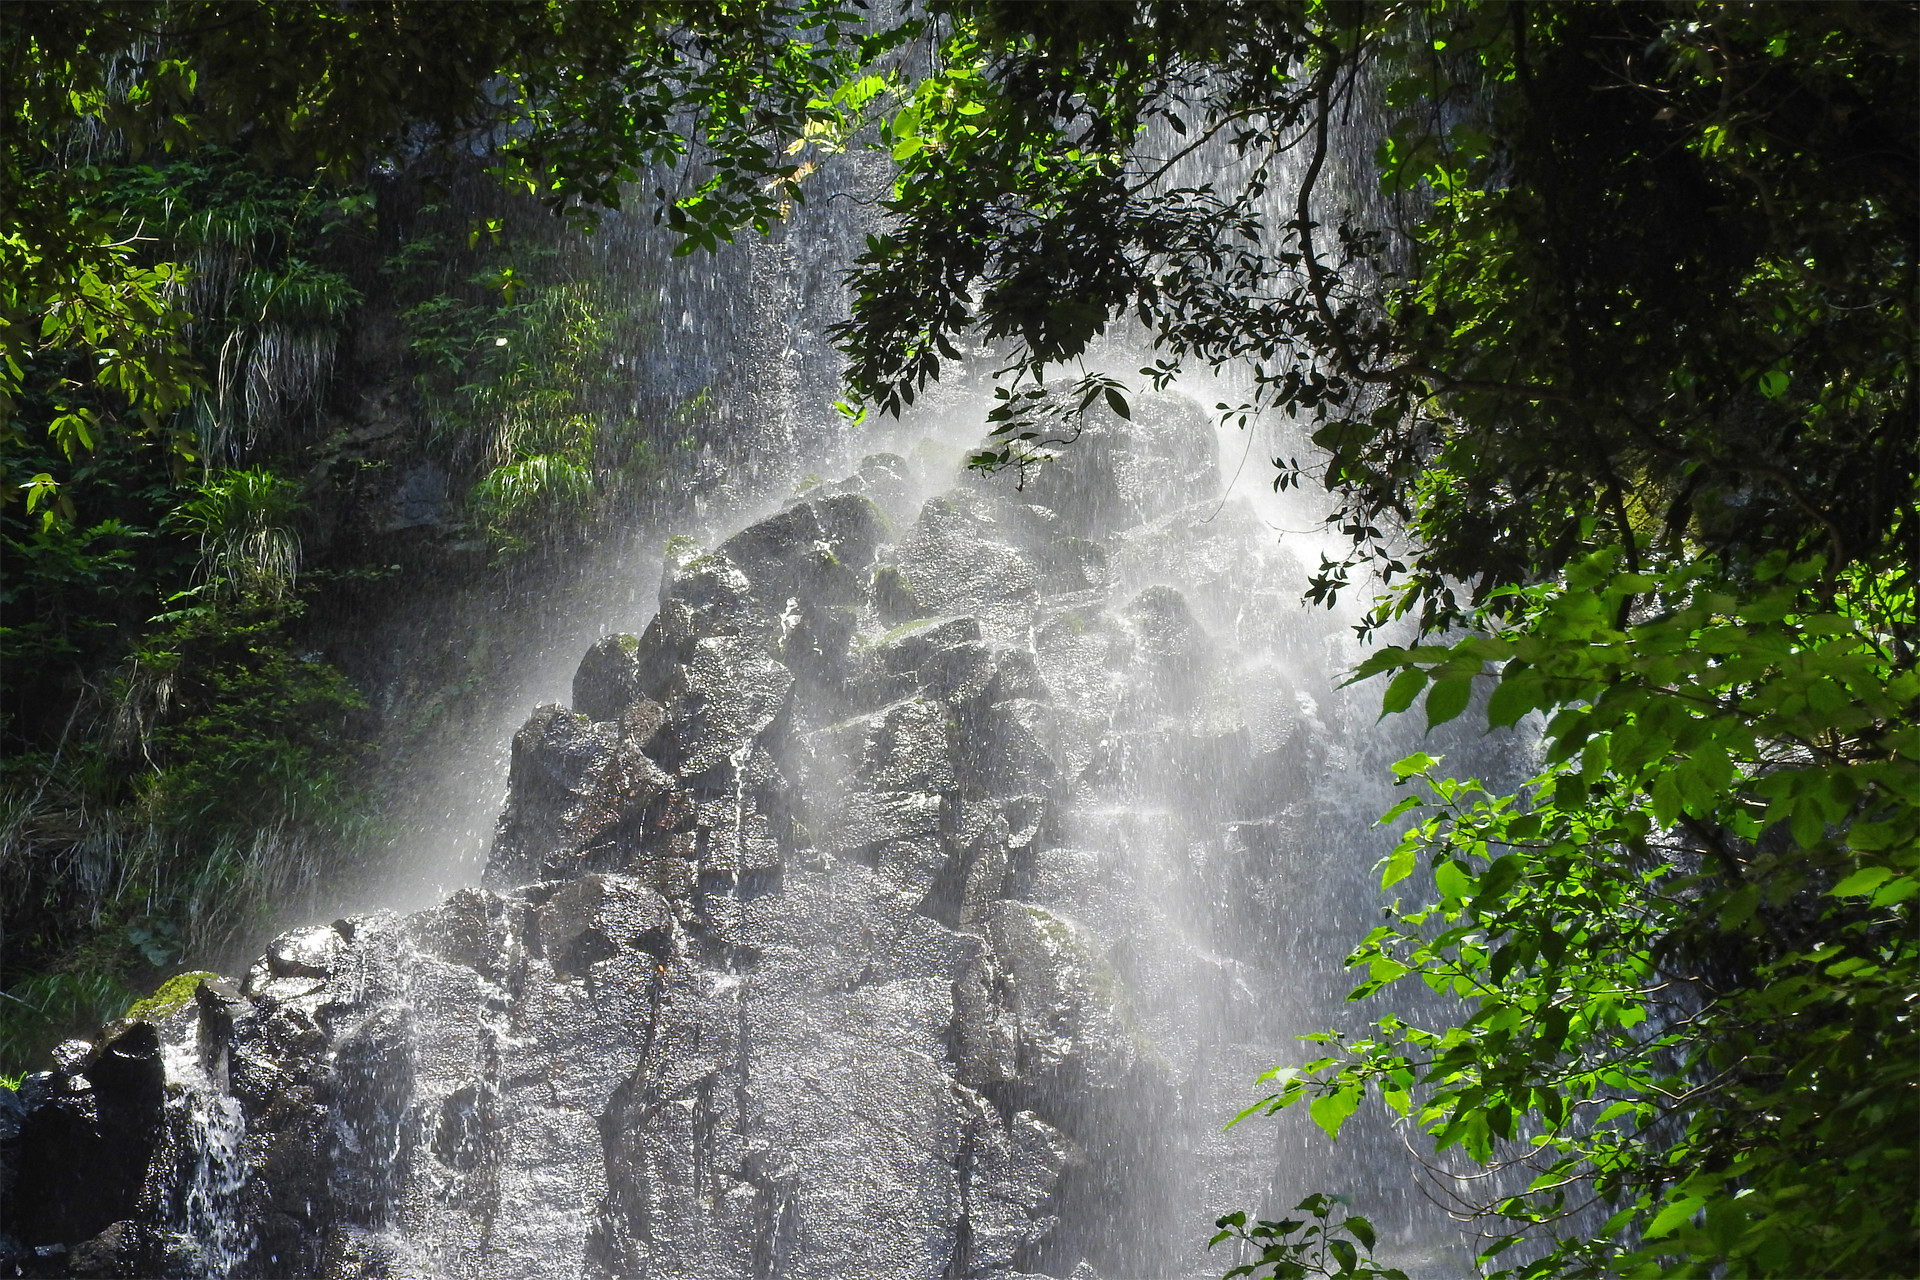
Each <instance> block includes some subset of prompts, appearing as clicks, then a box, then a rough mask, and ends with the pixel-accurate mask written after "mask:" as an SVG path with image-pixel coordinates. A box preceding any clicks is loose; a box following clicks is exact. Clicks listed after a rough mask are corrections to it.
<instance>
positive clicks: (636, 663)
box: [573, 635, 643, 720]
mask: <svg viewBox="0 0 1920 1280" xmlns="http://www.w3.org/2000/svg"><path fill="white" fill-rule="evenodd" d="M639 654H640V637H639V636H630V635H613V636H606V637H604V638H602V639H601V640H600V641H599V642H598V643H597V644H595V645H594V646H593V648H591V649H589V650H587V652H586V656H585V657H583V658H581V659H580V666H579V667H578V668H577V669H576V670H575V671H574V673H573V709H574V710H575V711H577V712H579V713H580V714H581V715H583V716H585V717H587V719H589V720H618V719H619V718H620V715H621V713H622V712H624V711H625V710H626V709H627V708H628V707H629V706H631V705H632V704H633V703H634V701H635V700H637V699H638V698H640V697H642V696H643V693H642V690H641V688H640V658H639Z"/></svg>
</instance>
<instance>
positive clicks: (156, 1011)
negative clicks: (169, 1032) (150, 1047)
mask: <svg viewBox="0 0 1920 1280" xmlns="http://www.w3.org/2000/svg"><path fill="white" fill-rule="evenodd" d="M219 976H220V975H219V974H217V973H209V972H207V971H206V970H204V969H202V970H196V971H194V972H192V973H181V974H176V975H174V976H173V977H171V978H168V979H167V980H166V981H165V982H163V983H161V984H160V985H159V987H158V988H157V989H155V991H154V993H153V994H152V995H150V996H148V997H147V998H146V999H145V1000H136V1001H134V1003H133V1006H132V1007H131V1008H129V1009H128V1010H127V1014H126V1016H127V1017H129V1018H139V1019H142V1020H144V1021H147V1022H158V1021H159V1020H160V1019H162V1018H164V1017H166V1016H167V1015H168V1014H170V1013H173V1012H174V1011H175V1010H177V1009H180V1008H182V1007H183V1006H185V1004H186V1003H187V1001H189V1000H191V999H193V993H194V992H195V991H197V990H199V988H200V983H201V982H202V981H203V980H205V979H207V978H217V977H219Z"/></svg>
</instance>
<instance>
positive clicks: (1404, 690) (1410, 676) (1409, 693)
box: [1380, 667, 1427, 719]
mask: <svg viewBox="0 0 1920 1280" xmlns="http://www.w3.org/2000/svg"><path fill="white" fill-rule="evenodd" d="M1426 687H1427V673H1426V672H1425V671H1424V670H1422V669H1421V668H1419V667H1408V668H1407V669H1406V670H1405V671H1402V672H1401V673H1400V674H1399V675H1397V676H1395V677H1394V678H1393V682H1392V683H1391V684H1389V685H1388V686H1387V692H1386V696H1385V697H1383V698H1381V699H1380V716H1381V718H1382V719H1385V718H1386V717H1387V716H1390V715H1394V714H1396V713H1398V712H1401V711H1405V710H1406V709H1407V708H1408V707H1410V706H1412V705H1413V700H1414V699H1415V698H1417V697H1419V696H1420V691H1421V690H1422V689H1424V688H1426Z"/></svg>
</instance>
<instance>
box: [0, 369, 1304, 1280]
mask: <svg viewBox="0 0 1920 1280" xmlns="http://www.w3.org/2000/svg"><path fill="white" fill-rule="evenodd" d="M1136 417H1137V419H1138V420H1139V422H1138V423H1137V424H1127V423H1122V422H1120V421H1119V420H1117V419H1110V420H1108V422H1107V423H1106V424H1105V425H1104V426H1101V427H1098V428H1096V429H1094V430H1092V431H1090V432H1089V433H1088V436H1087V437H1086V438H1085V439H1083V441H1082V444H1081V446H1079V447H1077V448H1076V449H1075V450H1073V451H1069V452H1068V454H1067V455H1066V457H1065V459H1064V460H1063V461H1062V462H1061V463H1060V464H1058V465H1056V466H1055V467H1053V468H1049V469H1047V470H1044V471H1042V472H1040V473H1039V474H1038V476H1037V477H1034V478H1033V480H1032V482H1031V483H1030V484H1028V485H1027V486H1026V487H1025V488H1016V487H1015V486H1014V484H1013V483H1012V482H1011V479H1010V478H1007V477H1000V478H995V479H993V480H991V481H989V480H978V479H975V480H967V481H964V482H962V483H960V484H959V485H958V487H955V488H952V489H949V490H948V491H946V492H943V493H939V494H937V495H936V496H933V497H932V498H930V499H929V500H927V501H925V502H924V504H921V505H919V507H918V509H917V510H916V509H915V507H914V506H913V505H912V503H911V501H910V499H909V497H908V494H909V482H908V479H907V470H906V467H905V464H903V463H902V462H901V461H900V460H899V459H897V458H891V457H888V456H881V457H876V458H871V459H869V460H868V462H867V463H866V464H865V465H864V466H863V467H862V469H861V472H860V473H859V474H858V475H856V476H854V477H852V478H850V479H849V480H847V481H845V482H842V483H840V484H837V485H830V486H824V487H822V488H819V489H815V490H813V491H811V492H809V493H808V494H806V495H805V496H803V497H802V498H801V499H798V500H795V501H793V502H792V503H790V504H789V505H788V506H787V507H786V508H785V509H784V510H781V511H779V512H777V513H776V514H774V515H771V516H769V517H767V518H765V519H763V520H760V521H758V522H757V523H754V524H752V525H750V526H749V527H747V528H745V529H743V530H741V531H740V532H738V533H736V534H735V535H734V536H732V537H731V538H728V539H727V540H725V541H724V542H721V543H720V544H719V545H718V546H714V547H710V548H709V547H701V546H695V545H692V544H690V543H687V542H685V541H676V542H675V543H674V544H672V545H671V546H670V547H669V550H668V556H667V561H666V565H665V568H664V573H663V576H662V581H661V586H660V596H659V608H658V612H657V613H656V614H655V616H654V617H653V619H652V620H651V622H650V623H649V624H648V625H647V627H646V629H645V631H644V633H643V634H641V635H639V636H637V637H636V636H613V637H609V638H608V639H607V640H605V641H603V642H601V643H600V644H598V645H596V646H594V648H593V649H592V650H591V651H590V652H589V653H588V654H587V655H586V657H585V659H584V660H583V661H582V663H581V665H580V669H579V673H578V675H577V676H576V677H575V680H574V685H573V705H572V706H571V707H560V706H548V707H542V708H540V709H539V710H537V711H535V712H534V713H533V715H532V716H531V718H530V719H528V721H527V722H526V725H525V727H524V728H522V729H521V730H520V732H519V733H518V734H517V735H516V736H515V738H514V740H513V747H512V766H511V794H510V799H509V800H508V803H507V806H506V810H505V812H504V813H503V814H502V816H501V819H500V823H499V828H498V835H497V839H496V841H495V844H494V846H493V850H492V856H491V861H490V863H489V865H488V868H487V872H486V876H485V883H484V884H483V885H482V886H479V887H473V888H467V889H462V890H460V891H459V892H457V893H454V894H453V895H452V896H450V897H449V898H447V899H446V900H445V901H444V902H443V903H441V904H440V905H439V906H436V907H434V908H432V909H430V910H426V911H422V912H419V913H417V914H414V915H410V916H404V917H402V916H396V915H392V914H384V913H376V914H372V915H366V916H357V917H353V918H350V919H345V920H341V921H338V922H336V923H334V924H332V925H324V926H318V927H313V928H308V929H303V930H299V931H296V932H293V933H290V934H287V935H285V936H283V937H281V938H279V939H277V940H275V941H274V943H273V944H272V945H271V946H270V947H269V948H268V950H267V953H266V955H264V956H263V957H261V958H260V960H259V961H258V962H257V963H255V964H254V965H253V967H252V968H251V970H249V971H248V972H247V973H246V974H245V976H244V979H243V980H242V981H241V982H240V983H239V984H238V985H237V989H236V988H231V987H227V986H225V985H224V984H220V983H213V982H209V983H205V984H203V985H202V987H201V989H200V991H199V993H198V996H197V998H196V1000H195V1001H194V1002H193V1003H191V1004H190V1005H188V1006H186V1007H184V1008H182V1009H181V1010H179V1011H178V1012H177V1013H175V1014H173V1015H170V1016H169V1017H168V1018H166V1019H164V1020H162V1022H161V1024H160V1025H158V1026H154V1025H149V1024H147V1023H136V1024H133V1025H131V1026H125V1027H120V1028H116V1029H113V1034H111V1035H110V1036H108V1037H107V1038H105V1039H104V1040H103V1041H101V1042H100V1043H97V1044H92V1045H86V1044H76V1045H74V1046H73V1047H72V1048H71V1050H70V1051H69V1052H68V1056H67V1057H66V1058H64V1059H63V1060H62V1062H61V1063H60V1066H59V1069H58V1070H56V1071H53V1072H51V1073H43V1074H42V1075H40V1076H36V1077H32V1078H31V1079H30V1080H29V1081H28V1082H27V1084H26V1086H25V1087H24V1088H23V1090H22V1092H21V1094H20V1096H19V1098H18V1099H17V1100H15V1099H13V1098H12V1097H11V1096H10V1095H7V1094H5V1093H4V1092H0V1149H3V1150H4V1152H5V1160H4V1165H5V1168H6V1170H7V1177H8V1181H7V1182H6V1183H5V1184H4V1185H0V1195H4V1196H5V1197H7V1200H6V1204H7V1212H6V1218H5V1228H4V1229H5V1231H6V1232H7V1233H8V1235H9V1237H10V1239H7V1240H6V1241H5V1242H4V1243H0V1251H4V1254H5V1257H6V1261H7V1263H8V1265H10V1266H11V1267H12V1268H13V1269H14V1270H15V1271H16V1272H17V1273H19V1274H41V1275H45V1274H74V1275H114V1274H118V1275H136V1274H139V1275H144V1274H180V1275H189V1274H209V1273H225V1272H228V1271H230V1272H231V1274H234V1275H242V1276H324V1277H329V1278H331V1280H347V1278H348V1277H372V1276H381V1277H401V1276H461V1277H486V1278H487V1280H517V1278H519V1277H552V1276H573V1275H585V1276H589V1277H648V1278H650V1280H652V1278H658V1280H668V1278H673V1280H681V1278H685V1280H693V1278H695V1277H699V1278H706V1277H713V1278H716V1280H717V1278H719V1277H754V1278H756V1280H773V1278H776V1277H778V1278H780V1280H800V1278H802V1277H819V1278H821V1280H828V1278H831V1280H854V1278H860V1277H872V1278H873V1280H882V1278H900V1277H926V1278H928V1280H932V1278H935V1277H942V1278H944V1277H1008V1278H1011V1277H1014V1276H1019V1275H1049V1276H1056V1277H1066V1276H1074V1277H1080V1278H1081V1280H1085V1277H1088V1276H1090V1275H1104V1276H1107V1277H1108V1278H1109V1280H1120V1278H1122V1277H1130V1276H1149V1275H1151V1276H1165V1275H1175V1274H1182V1273H1187V1272H1193V1273H1204V1272H1205V1271H1207V1270H1208V1264H1207V1262H1206V1260H1205V1259H1204V1257H1203V1256H1201V1255H1200V1254H1199V1253H1198V1252H1197V1245H1198V1244H1199V1243H1200V1242H1201V1241H1202V1240H1203V1239H1204V1233H1205V1230H1206V1227H1207V1225H1208V1223H1207V1219H1206V1217H1205V1216H1204V1214H1205V1210H1206V1209H1208V1208H1209V1207H1212V1208H1214V1209H1215V1210H1216V1211H1217V1208H1218V1205H1217V1201H1216V1202H1213V1203H1211V1204H1210V1202H1209V1200H1208V1196H1209V1195H1210V1194H1213V1193H1215V1192H1217V1191H1218V1186H1219V1183H1218V1179H1219V1178H1220V1177H1222V1176H1224V1175H1221V1174H1220V1173H1219V1169H1218V1167H1217V1166H1218V1163H1219V1162H1218V1160H1217V1159H1216V1160H1215V1161H1214V1164H1213V1165H1211V1166H1208V1168H1201V1167H1200V1164H1199V1163H1197V1160H1198V1158H1197V1157H1195V1156H1194V1154H1193V1149H1194V1146H1195V1143H1197V1142H1202V1141H1204V1142H1215V1143H1217V1142H1218V1141H1219V1139H1218V1138H1217V1129H1218V1127H1219V1123H1220V1121H1221V1119H1222V1118H1223V1117H1218V1116H1216V1115H1215V1114H1214V1112H1215V1111H1217V1110H1220V1109H1222V1108H1223V1107H1224V1108H1226V1109H1228V1110H1230V1109H1231V1104H1232V1103H1233V1102H1234V1101H1235V1100H1236V1099H1237V1096H1238V1095H1229V1096H1228V1097H1227V1098H1226V1099H1224V1100H1221V1099H1216V1098H1210V1097H1208V1096H1206V1088H1205V1085H1204V1084H1203V1083H1199V1082H1200V1081H1201V1079H1202V1077H1203V1076H1204V1075H1205V1073H1206V1071H1207V1070H1210V1069H1212V1068H1210V1067H1208V1066H1206V1064H1205V1063H1200V1065H1196V1063H1197V1062H1199V1060H1200V1059H1205V1058H1208V1057H1209V1055H1211V1056H1212V1057H1213V1058H1220V1057H1222V1056H1225V1057H1231V1056H1232V1055H1233V1054H1235V1053H1240V1054H1241V1055H1242V1058H1244V1061H1242V1060H1241V1058H1234V1059H1233V1062H1234V1064H1235V1066H1234V1069H1233V1070H1232V1071H1231V1072H1230V1073H1229V1078H1230V1079H1232V1080H1235V1081H1237V1082H1239V1084H1241V1085H1242V1086H1244V1084H1245V1083H1246V1082H1248V1081H1249V1080H1250V1079H1251V1077H1252V1075H1253V1073H1254V1072H1255V1071H1257V1070H1258V1069H1259V1068H1260V1067H1262V1066H1265V1065H1268V1064H1269V1063H1268V1061H1263V1060H1262V1057H1261V1055H1263V1054H1266V1053H1270V1052H1276V1051H1277V1047H1276V1046H1274V1045H1273V1044H1272V1043H1271V1041H1270V1040H1266V1041H1262V1040H1261V1037H1262V1036H1265V1035H1268V1034H1269V1033H1268V1032H1266V1031H1263V1030H1262V1029H1261V1028H1263V1027H1265V1026H1266V1025H1267V1024H1266V1023H1265V1022H1264V1021H1263V1020H1262V1019H1263V1017H1264V1015H1263V1014H1262V1013H1261V1012H1260V1009H1259V1006H1260V1005H1261V1002H1262V1001H1263V1000H1264V999H1265V998H1266V997H1265V995H1264V993H1263V990H1262V987H1263V984H1262V983H1261V982H1260V981H1258V980H1257V979H1256V978H1253V977H1251V976H1250V971H1249V970H1248V969H1247V967H1246V966H1245V965H1244V964H1242V963H1241V962H1239V961H1236V960H1233V959H1229V958H1226V957H1228V956H1231V955H1233V954H1236V951H1235V948H1240V949H1241V951H1240V953H1241V954H1244V953H1245V951H1244V948H1245V947H1246V946H1247V945H1248V941H1249V939H1252V940H1254V941H1255V942H1257V941H1258V940H1259V939H1261V938H1267V939H1269V940H1273V939H1275V938H1277V937H1278V935H1277V934H1275V933H1274V930H1276V929H1279V928H1283V927H1292V928H1295V929H1298V928H1299V925H1298V923H1297V919H1296V923H1295V924H1294V925H1292V926H1283V925H1281V924H1277V923H1276V921H1284V920H1286V919H1289V918H1292V917H1289V916H1288V913H1287V912H1286V911H1280V910H1276V908H1275V903H1274V902H1273V901H1272V895H1274V894H1275V893H1276V892H1280V890H1277V889H1276V888H1275V887H1274V885H1275V877H1276V875H1277V874H1278V872H1277V870H1276V869H1277V868H1281V867H1282V864H1283V863H1285V861H1286V859H1287V858H1288V857H1290V856H1294V854H1295V853H1297V851H1298V850H1299V849H1300V848H1301V846H1302V844H1303V842H1305V841H1308V840H1310V838H1311V833H1312V830H1313V823H1312V820H1311V818H1310V816H1308V817H1303V816H1302V814H1303V813H1305V806H1306V802H1305V801H1304V800H1303V795H1304V792H1302V791H1301V790H1299V789H1298V788H1295V789H1293V790H1291V791H1290V790H1289V789H1288V786H1287V785H1286V784H1287V781H1288V780H1289V779H1298V778H1303V777H1306V776H1308V775H1309V774H1311V773H1312V772H1313V771H1314V770H1315V769H1316V768H1317V767H1318V764H1317V761H1318V760H1319V754H1318V753H1320V752H1322V751H1323V749H1324V745H1323V735H1324V732H1325V730H1324V726H1323V725H1321V724H1320V723H1319V722H1318V721H1317V719H1316V716H1317V714H1318V712H1317V710H1316V706H1315V704H1314V702H1313V701H1312V699H1310V698H1306V697H1304V696H1302V695H1300V694H1299V693H1297V692H1296V689H1297V688H1299V687H1314V686H1313V685H1311V684H1308V683H1307V682H1306V681H1304V680H1302V679H1301V675H1302V672H1303V671H1311V670H1312V669H1314V668H1315V666H1316V664H1319V663H1322V662H1323V661H1324V660H1323V659H1322V658H1321V657H1320V656H1319V654H1317V653H1316V652H1314V651H1313V645H1312V643H1310V642H1309V641H1307V640H1301V639H1297V633H1296V632H1293V631H1290V630H1289V623H1288V622H1287V619H1288V617H1290V616H1291V612H1292V611H1294V610H1297V607H1298V606H1297V604H1295V603H1294V601H1295V599H1297V594H1295V593H1297V591H1298V588H1299V583H1298V578H1297V576H1295V577H1294V578H1293V579H1292V580H1291V581H1290V582H1285V583H1284V585H1283V586H1276V585H1275V584H1276V582H1281V581H1282V580H1283V579H1284V578H1285V576H1286V575H1284V574H1283V573H1281V572H1280V571H1279V570H1278V569H1277V568H1276V566H1275V565H1274V564H1273V563H1272V561H1273V560H1274V558H1275V557H1277V556H1280V555H1283V554H1284V553H1280V552H1278V551H1277V550H1276V549H1275V547H1274V540H1273V538H1272V537H1271V535H1268V534H1266V533H1265V531H1264V530H1258V529H1255V530H1253V531H1252V532H1249V530H1248V529H1247V528H1246V527H1244V526H1243V523H1242V522H1243V520H1244V517H1243V516H1242V515H1241V514H1239V513H1238V512H1237V511H1236V510H1233V509H1229V510H1228V511H1227V512H1226V513H1225V514H1224V515H1222V514H1221V513H1220V512H1219V511H1218V509H1217V505H1216V504H1217V500H1218V480H1217V467H1216V461H1215V457H1214V445H1213V439H1214V437H1213V433H1212V430H1211V428H1210V427H1209V426H1208V425H1207V423H1206V421H1205V419H1204V417H1203V416H1202V415H1200V414H1198V413H1197V412H1196V411H1194V410H1192V409H1191V407H1182V406H1181V404H1180V402H1178V401H1172V400H1167V401H1162V402H1157V403H1156V402H1152V401H1148V402H1146V403H1143V405H1142V406H1141V409H1140V412H1138V413H1137V414H1136ZM1216 517H1217V518H1216ZM1255 535H1258V536H1255ZM1290 635H1296V639H1294V640H1289V639H1288V637H1289V636H1290ZM1248 637H1253V640H1251V641H1250V640H1249V639H1248ZM1288 644H1293V645H1294V646H1295V651H1293V652H1291V653H1288V652H1286V646H1287V645H1288ZM1256 650H1257V651H1256ZM1276 654H1278V655H1279V656H1277V657H1276V656H1275V655H1276ZM1312 883H1313V881H1312V880H1311V878H1303V879H1301V880H1298V881H1296V882H1294V883H1293V887H1292V889H1291V890H1290V892H1293V893H1294V894H1295V895H1296V896H1295V901H1294V903H1293V904H1292V907H1291V910H1293V911H1296V912H1297V911H1299V910H1300V909H1302V908H1303V907H1304V908H1306V909H1308V910H1311V909H1312V906H1311V902H1312V900H1311V898H1310V897H1309V896H1308V895H1309V894H1310V892H1311V885H1312ZM1263 930H1264V931H1265V932H1264V933H1263V932H1262V931H1263ZM1273 945H1274V946H1275V947H1276V948H1278V947H1280V943H1279V942H1278V941H1275V942H1274V943H1273ZM163 1042H164V1047H163ZM1249 1043H1251V1044H1252V1046H1253V1047H1252V1048H1251V1049H1249V1048H1248V1047H1247V1045H1248V1044H1249ZM1235 1046H1240V1047H1239V1048H1236V1047H1235ZM163 1059H164V1060H165V1061H164V1063H163ZM163 1066H164V1068H165V1070H164V1071H163ZM163 1077H164V1084H163ZM1196 1133H1202V1134H1215V1135H1216V1136H1215V1137H1203V1138H1195V1137H1194V1136H1193V1135H1194V1134H1196ZM1250 1149H1251V1151H1252V1155H1251V1156H1249V1155H1247V1154H1246V1150H1242V1151H1241V1154H1240V1155H1239V1156H1237V1157H1235V1158H1237V1159H1240V1160H1241V1162H1242V1164H1246V1163H1247V1162H1248V1161H1251V1162H1252V1165H1254V1166H1257V1165H1258V1164H1259V1163H1260V1161H1261V1160H1262V1159H1265V1160H1267V1161H1268V1162H1269V1163H1270V1162H1271V1152H1270V1149H1269V1150H1267V1151H1266V1152H1265V1154H1264V1155H1263V1153H1262V1149H1261V1148H1260V1146H1259V1144H1258V1142H1257V1141H1255V1142H1253V1143H1252V1146H1251V1148H1250ZM1209 1170H1211V1171H1209ZM1240 1172H1241V1173H1245V1172H1246V1170H1245V1169H1242V1170H1240ZM1251 1176H1252V1177H1253V1178H1255V1179H1256V1182H1255V1185H1258V1183H1257V1179H1258V1178H1260V1177H1263V1176H1265V1175H1263V1174H1262V1173H1260V1171H1259V1169H1258V1168H1254V1170H1253V1173H1252V1175H1251ZM1209 1179H1214V1181H1211V1182H1210V1181H1209ZM1242 1181H1243V1182H1244V1179H1242ZM1219 1194H1224V1195H1227V1196H1229V1197H1231V1196H1232V1195H1235V1194H1238V1193H1237V1192H1236V1191H1233V1190H1227V1191H1224V1192H1219ZM1212 1270H1213V1271H1214V1273H1216V1274H1217V1271H1218V1270H1219V1264H1217V1263H1215V1264H1213V1267H1212Z"/></svg>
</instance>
